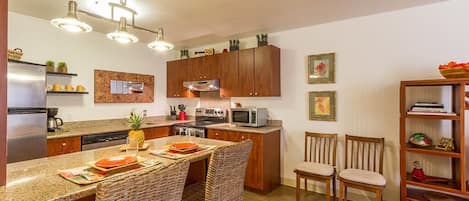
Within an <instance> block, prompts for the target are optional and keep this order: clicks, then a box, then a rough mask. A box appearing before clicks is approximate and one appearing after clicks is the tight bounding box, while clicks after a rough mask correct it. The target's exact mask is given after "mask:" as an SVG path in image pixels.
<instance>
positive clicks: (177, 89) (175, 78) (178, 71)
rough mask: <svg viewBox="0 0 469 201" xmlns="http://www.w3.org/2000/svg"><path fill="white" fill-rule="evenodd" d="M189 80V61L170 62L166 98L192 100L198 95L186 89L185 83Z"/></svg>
mask: <svg viewBox="0 0 469 201" xmlns="http://www.w3.org/2000/svg"><path fill="white" fill-rule="evenodd" d="M188 80H189V66H188V60H187V59H184V60H175V61H169V62H167V64H166V96H167V97H168V98H184V97H186V98H192V97H197V95H198V94H197V93H194V92H191V91H190V90H189V89H187V88H184V86H183V82H184V81H188Z"/></svg>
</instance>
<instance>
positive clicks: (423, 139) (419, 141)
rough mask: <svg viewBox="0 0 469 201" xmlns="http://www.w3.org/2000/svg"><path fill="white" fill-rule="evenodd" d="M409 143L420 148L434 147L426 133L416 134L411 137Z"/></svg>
mask: <svg viewBox="0 0 469 201" xmlns="http://www.w3.org/2000/svg"><path fill="white" fill-rule="evenodd" d="M409 143H410V144H412V145H415V146H420V147H429V146H432V145H433V142H432V139H431V138H430V137H428V136H427V135H426V134H424V133H414V134H413V135H412V136H410V138H409Z"/></svg>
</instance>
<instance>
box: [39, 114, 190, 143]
mask: <svg viewBox="0 0 469 201" xmlns="http://www.w3.org/2000/svg"><path fill="white" fill-rule="evenodd" d="M192 121H194V120H185V121H180V120H166V119H165V118H164V117H147V118H145V121H144V123H143V124H142V126H141V128H153V127H163V126H172V125H174V124H177V123H187V122H192ZM63 127H64V128H63V129H62V130H61V131H56V132H49V133H48V134H47V139H55V138H64V137H76V136H83V135H92V134H99V133H109V132H116V131H126V130H129V125H128V123H127V119H109V120H92V121H80V122H65V123H64V126H63Z"/></svg>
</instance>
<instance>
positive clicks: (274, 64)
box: [238, 45, 280, 97]
mask: <svg viewBox="0 0 469 201" xmlns="http://www.w3.org/2000/svg"><path fill="white" fill-rule="evenodd" d="M238 68H239V69H238V70H239V78H238V79H239V80H242V82H241V81H240V82H239V88H240V90H241V92H240V96H244V97H247V96H280V49H279V48H277V47H275V46H271V45H268V46H262V47H258V48H252V49H244V50H240V51H239V65H238Z"/></svg>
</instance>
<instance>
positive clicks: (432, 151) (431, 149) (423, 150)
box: [406, 144, 461, 158]
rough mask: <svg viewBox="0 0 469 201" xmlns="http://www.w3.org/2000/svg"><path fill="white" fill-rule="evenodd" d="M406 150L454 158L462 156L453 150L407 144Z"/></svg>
mask: <svg viewBox="0 0 469 201" xmlns="http://www.w3.org/2000/svg"><path fill="white" fill-rule="evenodd" d="M406 150H407V151H408V152H413V153H420V154H428V155H436V156H446V157H452V158H460V157H461V153H458V152H453V151H443V150H439V149H435V148H434V147H428V148H425V147H415V146H413V145H410V144H407V147H406Z"/></svg>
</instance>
